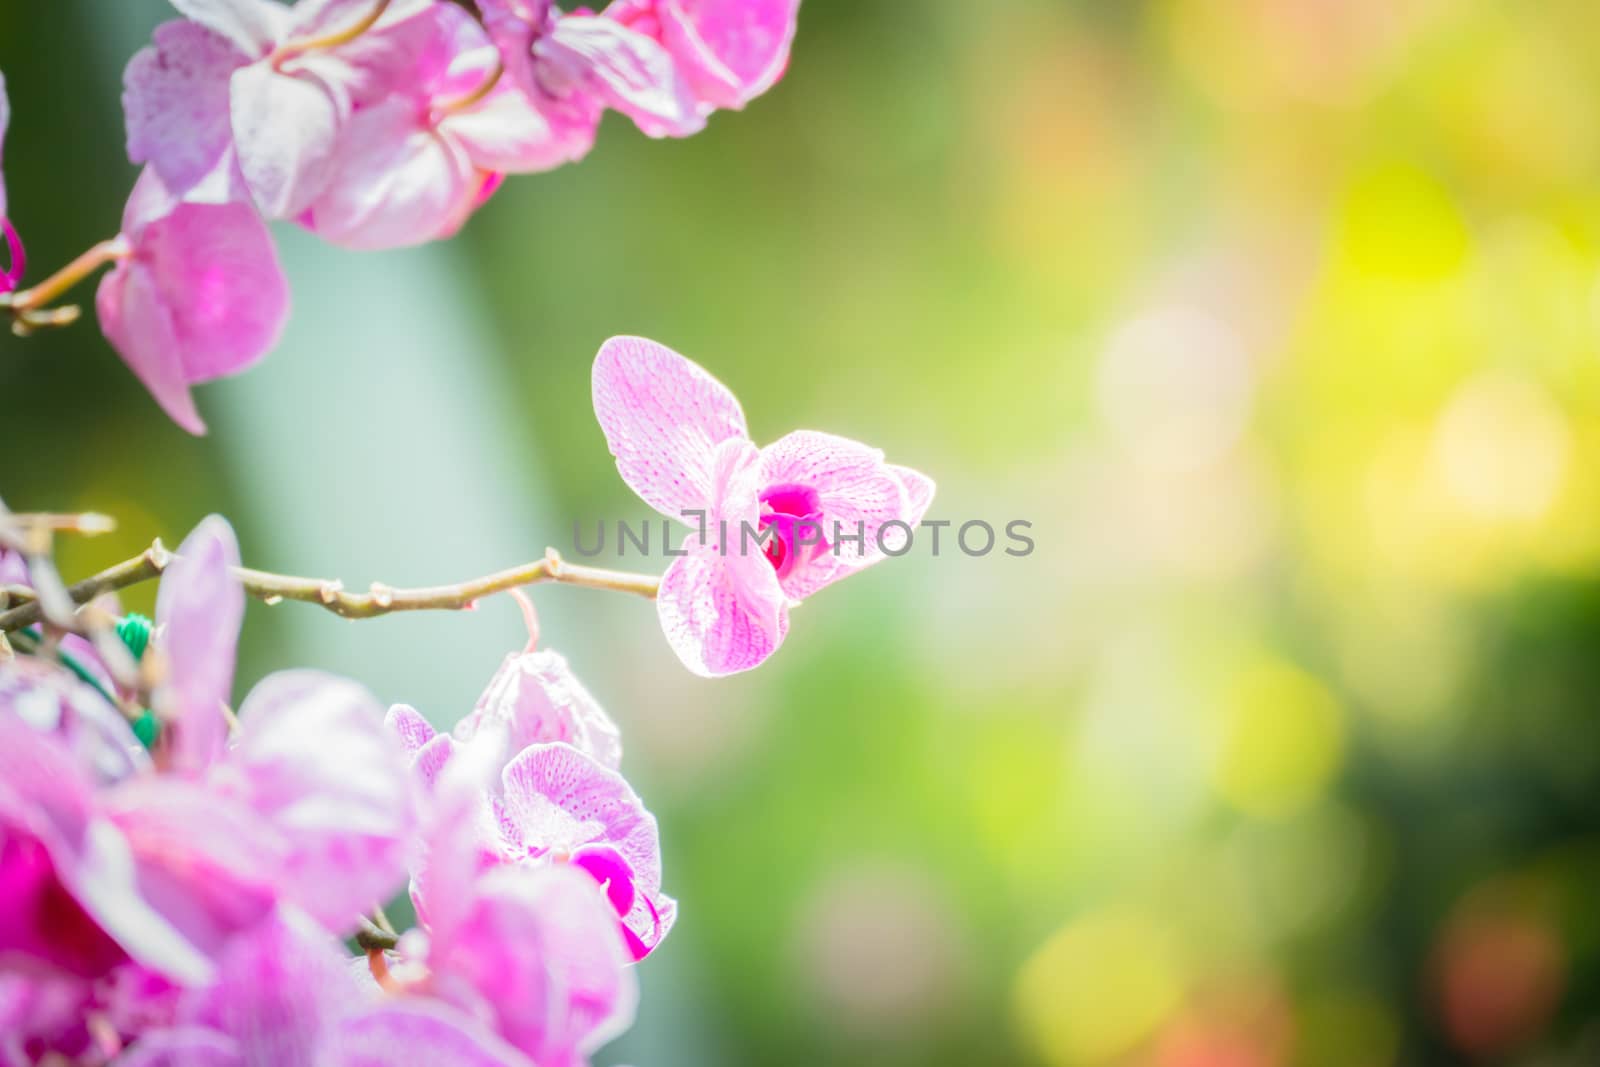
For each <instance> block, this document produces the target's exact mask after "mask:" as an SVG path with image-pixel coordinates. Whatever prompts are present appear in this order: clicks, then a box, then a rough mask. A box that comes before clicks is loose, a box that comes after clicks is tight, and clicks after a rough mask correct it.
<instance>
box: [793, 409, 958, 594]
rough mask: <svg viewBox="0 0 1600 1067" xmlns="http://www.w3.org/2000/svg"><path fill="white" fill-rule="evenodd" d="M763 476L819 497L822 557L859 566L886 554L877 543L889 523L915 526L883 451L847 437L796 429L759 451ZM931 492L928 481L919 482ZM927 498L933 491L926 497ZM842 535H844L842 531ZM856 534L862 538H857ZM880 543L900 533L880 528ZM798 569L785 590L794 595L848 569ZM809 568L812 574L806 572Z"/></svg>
mask: <svg viewBox="0 0 1600 1067" xmlns="http://www.w3.org/2000/svg"><path fill="white" fill-rule="evenodd" d="M761 475H762V481H763V482H764V483H765V484H767V485H780V484H796V485H804V486H808V487H810V488H811V489H814V490H815V491H816V493H817V496H818V499H819V501H820V508H821V511H822V521H823V536H824V538H825V540H826V541H827V544H828V549H827V552H826V553H825V556H826V557H832V558H833V559H835V560H837V561H838V562H839V563H842V564H844V566H845V567H846V568H849V567H855V568H859V567H863V566H866V565H868V564H871V563H876V562H878V561H879V560H881V559H883V558H884V552H883V551H882V549H880V548H879V547H878V544H879V536H880V533H881V532H883V526H884V524H885V523H888V522H905V523H907V524H909V525H913V526H914V525H915V524H916V523H917V522H919V521H921V519H922V511H923V510H926V507H927V505H926V503H924V504H923V507H922V509H921V510H919V509H917V508H915V507H913V506H912V502H911V500H910V499H909V496H908V493H907V489H906V485H905V483H904V481H903V480H902V478H901V477H900V475H898V474H897V473H896V472H895V470H893V469H891V468H890V467H889V466H888V464H886V463H884V462H883V453H882V452H880V451H879V450H877V449H875V448H870V447H868V446H867V445H864V444H861V443H860V442H859V441H852V440H850V439H849V438H847V437H838V436H835V435H834V434H827V433H818V432H816V431H814V430H797V431H795V432H794V433H791V434H787V435H786V436H784V437H782V438H780V439H779V440H777V441H775V442H773V443H772V444H770V445H768V446H767V447H766V448H764V449H762V450H761ZM921 489H926V490H927V491H928V492H929V493H930V494H931V490H932V483H931V482H928V483H927V485H926V486H920V485H919V490H921ZM930 499H931V496H930ZM841 534H842V535H843V536H842V537H841V536H840V535H841ZM857 535H860V541H859V543H858V542H857V540H856V538H857ZM883 538H884V545H885V546H886V547H889V548H890V549H896V548H897V547H898V543H897V542H898V541H900V540H903V535H900V534H898V532H897V530H896V528H895V527H890V528H889V530H888V531H887V532H883ZM816 562H818V563H823V564H824V565H823V566H819V567H812V566H809V565H808V566H807V567H803V568H798V569H797V570H796V571H795V572H794V573H793V574H792V575H791V576H790V579H791V580H789V581H785V583H784V590H785V592H787V593H788V594H789V595H790V596H793V597H796V598H797V599H798V598H800V597H803V596H807V595H810V594H811V593H813V592H815V591H816V590H817V589H819V588H821V587H822V586H823V585H826V584H828V583H829V582H831V581H833V580H835V579H837V578H840V577H843V576H844V574H845V573H847V571H845V570H842V569H841V568H840V567H838V566H837V565H834V566H829V565H827V564H826V563H825V561H824V559H819V560H818V561H816ZM807 572H810V573H807Z"/></svg>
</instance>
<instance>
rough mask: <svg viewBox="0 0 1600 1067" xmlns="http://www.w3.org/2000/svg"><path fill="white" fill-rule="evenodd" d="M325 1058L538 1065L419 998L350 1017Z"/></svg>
mask: <svg viewBox="0 0 1600 1067" xmlns="http://www.w3.org/2000/svg"><path fill="white" fill-rule="evenodd" d="M322 1056H323V1058H322V1059H321V1060H319V1061H318V1063H319V1064H321V1065H323V1067H394V1065H395V1064H400V1063H416V1064H427V1065H428V1067H533V1062H532V1061H531V1060H529V1059H528V1058H527V1057H525V1056H523V1055H522V1053H520V1052H518V1051H517V1050H516V1049H515V1048H513V1047H512V1046H510V1045H508V1044H506V1043H505V1042H504V1041H502V1040H501V1039H500V1038H499V1037H498V1036H496V1035H495V1033H494V1031H493V1030H492V1029H490V1028H489V1027H488V1026H485V1025H484V1024H482V1023H480V1022H478V1021H477V1020H475V1019H472V1018H470V1017H468V1016H467V1015H466V1014H464V1013H462V1012H459V1011H456V1010H455V1009H453V1008H451V1007H449V1006H448V1005H445V1004H441V1003H439V1002H437V1001H433V1000H424V999H422V998H419V997H403V998H389V999H386V1000H385V1001H383V1002H381V1003H379V1004H378V1005H377V1006H375V1007H373V1008H371V1009H369V1010H367V1011H364V1012H362V1013H361V1014H359V1015H357V1016H355V1017H354V1018H350V1019H345V1020H344V1021H342V1022H341V1023H340V1024H339V1028H338V1030H337V1031H336V1032H335V1033H334V1034H333V1035H332V1036H331V1037H330V1038H329V1040H328V1041H327V1043H326V1047H325V1048H324V1049H323V1050H322Z"/></svg>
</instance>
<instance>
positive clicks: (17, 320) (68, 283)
mask: <svg viewBox="0 0 1600 1067" xmlns="http://www.w3.org/2000/svg"><path fill="white" fill-rule="evenodd" d="M132 251H133V249H132V248H131V246H129V244H128V239H127V238H126V237H123V236H122V235H120V234H118V235H117V236H116V237H113V238H111V239H109V240H106V241H101V242H100V243H98V244H96V245H93V246H92V247H90V248H88V249H87V250H85V251H84V252H83V253H82V254H80V255H79V256H78V258H76V259H74V260H73V261H72V262H71V263H68V264H67V265H66V266H64V267H62V268H61V269H60V270H58V271H56V272H55V273H54V274H52V275H50V277H48V278H46V279H45V280H44V281H42V282H40V283H39V284H38V285H35V286H32V287H30V288H27V289H23V290H22V291H21V292H17V293H13V294H11V296H10V297H8V298H5V299H4V300H3V301H0V303H3V304H4V306H6V307H9V308H10V310H11V316H12V320H13V322H12V328H13V329H14V330H15V331H16V332H17V333H20V334H25V333H28V332H29V331H30V330H31V329H32V328H33V327H36V326H64V325H66V324H67V323H69V322H72V321H73V320H74V319H76V318H77V317H78V315H77V309H76V308H46V307H45V305H46V304H48V303H50V302H51V301H52V300H55V299H56V298H58V297H60V296H62V295H63V294H65V293H66V292H67V291H68V290H69V289H71V288H72V287H73V286H75V285H77V284H78V283H79V282H81V281H83V280H84V279H85V278H87V277H89V275H91V274H93V273H94V272H95V271H97V270H99V269H100V268H101V267H103V266H105V265H106V264H107V263H111V262H113V261H115V260H119V259H124V258H126V257H127V256H128V255H129V254H131V252H132Z"/></svg>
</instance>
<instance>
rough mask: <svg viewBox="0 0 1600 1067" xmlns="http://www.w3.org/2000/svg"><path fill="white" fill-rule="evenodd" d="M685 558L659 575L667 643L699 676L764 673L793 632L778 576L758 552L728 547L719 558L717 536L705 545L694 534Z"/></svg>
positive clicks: (658, 604)
mask: <svg viewBox="0 0 1600 1067" xmlns="http://www.w3.org/2000/svg"><path fill="white" fill-rule="evenodd" d="M732 536H734V537H737V536H738V534H737V533H734V534H733V535H732ZM683 551H684V552H685V553H686V554H685V555H683V556H681V557H679V558H678V559H676V560H674V561H673V563H672V566H670V567H668V568H667V572H666V573H665V574H664V575H662V577H661V588H660V590H659V591H658V592H657V593H656V612H657V615H658V616H659V617H660V619H661V629H662V632H664V633H665V634H666V637H667V643H668V644H669V645H671V646H672V650H673V651H674V652H676V653H677V654H678V658H679V659H680V660H682V661H683V665H684V666H685V667H688V668H689V669H690V670H691V671H693V672H694V673H695V674H698V675H701V676H702V677H707V678H714V677H719V676H721V675H726V674H736V673H738V672H739V671H747V670H750V669H751V668H752V667H756V666H759V665H760V664H761V663H762V662H764V661H765V660H766V658H767V657H768V656H770V655H772V653H773V652H775V651H776V650H777V648H778V646H779V645H780V644H782V643H783V639H784V637H786V636H787V635H788V632H789V612H788V608H787V606H786V604H785V597H784V593H783V589H782V587H781V586H780V585H779V583H778V576H777V574H776V573H775V572H774V571H773V569H772V567H771V566H770V565H768V563H767V561H766V559H765V558H764V557H763V556H762V555H761V554H760V553H759V552H756V553H752V554H746V553H744V552H742V551H739V550H738V549H736V548H732V547H730V551H729V553H728V554H726V555H724V554H722V553H720V552H719V551H718V546H717V544H716V540H715V537H714V536H713V538H711V539H710V541H709V543H708V544H704V545H702V544H701V543H700V540H699V537H698V536H697V535H696V534H690V535H689V536H688V537H687V538H685V539H684V542H683Z"/></svg>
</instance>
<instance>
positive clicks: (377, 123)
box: [304, 97, 478, 251]
mask: <svg viewBox="0 0 1600 1067" xmlns="http://www.w3.org/2000/svg"><path fill="white" fill-rule="evenodd" d="M422 118H423V116H419V115H418V113H417V107H416V105H415V104H414V103H412V102H411V101H409V100H406V99H403V98H399V97H397V98H394V99H391V100H388V101H385V102H384V103H381V104H378V105H376V106H374V107H371V108H368V109H366V110H364V111H360V112H357V113H356V114H355V115H354V116H352V117H351V118H350V120H349V122H347V123H346V124H345V126H344V132H343V133H342V134H341V136H340V141H339V151H338V155H337V157H336V158H335V162H334V168H333V174H334V176H333V178H332V180H331V181H330V183H329V184H328V185H327V186H326V187H325V188H324V190H323V192H322V194H321V195H320V196H319V197H318V198H317V200H316V201H315V203H313V204H312V205H311V208H310V211H309V212H308V213H307V215H306V216H305V218H304V221H305V223H306V226H307V228H308V229H310V230H311V231H312V232H314V233H316V234H317V235H318V236H319V237H322V238H323V239H324V240H327V241H329V242H331V243H333V244H336V245H341V246H343V247H345V248H355V249H361V250H368V251H373V250H378V249H386V248H402V247H406V246H409V245H417V244H423V243H425V242H427V241H431V240H433V239H434V238H435V237H437V236H439V235H440V234H441V233H442V232H444V231H445V230H446V229H447V228H449V226H450V225H451V223H452V222H453V221H454V220H455V219H456V217H457V215H458V214H459V213H460V212H461V211H462V208H463V205H464V204H465V205H470V204H471V202H472V201H473V200H474V199H475V198H476V195H477V191H478V183H477V171H476V169H475V168H474V167H473V165H472V162H471V161H470V160H469V159H467V157H466V155H465V154H464V153H463V152H462V151H461V150H460V149H459V148H458V147H457V146H456V145H454V144H453V143H451V141H450V139H449V138H446V137H443V136H441V135H440V134H439V133H437V132H436V131H434V130H433V129H432V128H430V127H428V126H426V125H424V124H423V122H422Z"/></svg>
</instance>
